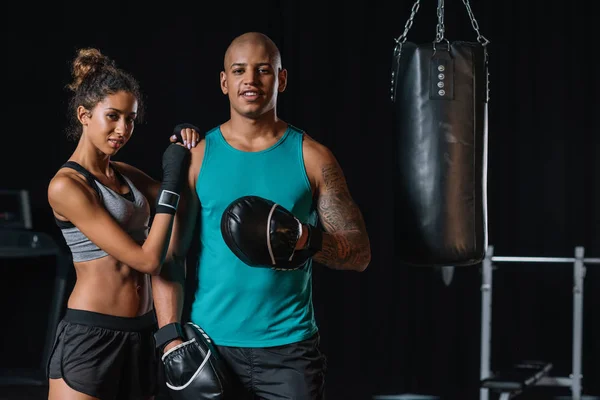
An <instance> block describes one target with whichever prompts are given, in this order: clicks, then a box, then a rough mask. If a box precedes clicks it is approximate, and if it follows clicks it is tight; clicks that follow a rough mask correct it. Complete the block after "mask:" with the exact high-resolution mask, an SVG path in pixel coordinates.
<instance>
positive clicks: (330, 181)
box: [313, 155, 371, 271]
mask: <svg viewBox="0 0 600 400" xmlns="http://www.w3.org/2000/svg"><path fill="white" fill-rule="evenodd" d="M320 166H321V171H320V179H318V201H317V210H318V213H319V218H320V220H321V223H322V225H323V228H324V229H325V233H324V234H323V248H322V250H321V251H319V252H318V253H317V254H315V255H314V257H313V259H314V260H315V261H317V262H318V263H320V264H323V265H325V266H328V267H330V268H334V269H346V270H355V271H364V270H365V269H366V268H367V266H368V265H369V263H370V262H371V245H370V242H369V236H368V234H367V230H366V227H365V222H364V220H363V216H362V213H361V212H360V210H359V208H358V206H357V205H356V203H355V202H354V200H353V199H352V196H351V195H350V191H349V189H348V186H347V183H346V179H345V177H344V174H343V172H342V169H341V167H340V166H339V164H338V163H337V161H336V160H335V159H334V158H333V156H332V155H329V157H327V159H326V160H325V162H323V163H321V165H320Z"/></svg>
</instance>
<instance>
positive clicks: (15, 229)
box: [0, 190, 72, 386]
mask: <svg viewBox="0 0 600 400" xmlns="http://www.w3.org/2000/svg"><path fill="white" fill-rule="evenodd" d="M29 204H30V203H29V192H27V191H25V190H0V259H2V260H3V261H2V266H3V267H2V274H3V276H4V279H6V281H5V283H6V284H7V285H11V284H12V285H13V286H14V285H17V284H18V282H15V281H13V280H11V278H10V276H11V274H12V275H15V276H18V277H22V278H23V279H24V280H26V281H29V282H35V279H34V278H35V277H33V276H31V275H27V274H24V273H23V272H19V271H10V270H9V268H10V266H9V264H10V263H9V262H7V261H6V260H9V259H11V260H13V261H16V260H23V259H29V260H34V259H35V258H38V257H50V258H54V259H55V261H56V274H55V277H54V284H53V289H51V291H50V290H48V292H49V293H51V294H50V296H52V297H51V301H50V307H49V314H45V315H48V319H47V320H46V321H43V320H35V318H34V317H31V316H28V315H24V316H23V318H26V319H27V320H28V321H29V322H30V323H32V324H33V323H35V322H36V321H38V322H40V323H42V325H43V326H42V327H40V331H45V332H46V335H45V339H44V343H43V345H42V355H41V357H40V360H39V364H38V365H37V366H34V367H17V368H15V367H13V366H12V365H11V366H6V367H5V366H2V367H1V368H0V386H12V385H32V386H41V385H45V384H47V378H46V364H47V360H48V357H49V352H50V350H51V348H52V343H53V340H54V334H55V332H56V326H57V325H58V322H59V320H60V318H61V316H62V310H63V306H64V301H65V298H66V297H65V296H66V286H67V283H66V282H67V276H68V272H69V268H70V266H71V265H72V261H71V258H70V256H69V255H68V254H67V253H65V252H64V251H63V250H62V249H61V248H60V247H59V246H58V244H57V243H56V242H55V241H54V240H53V239H52V238H51V237H50V236H49V235H47V234H45V233H43V232H35V231H33V230H31V228H32V224H31V210H30V205H29ZM44 269H47V268H46V267H44ZM26 289H27V288H25V287H24V286H20V287H19V288H18V293H19V294H24V293H26V292H25V291H26ZM32 289H34V290H36V291H37V290H39V288H36V287H34V288H32ZM3 292H4V291H3ZM6 294H7V295H8V293H6ZM23 300H25V301H23ZM9 301H12V302H14V303H19V304H27V299H19V298H15V297H12V298H10V299H9ZM14 303H13V304H14ZM6 305H7V307H10V306H11V303H8V302H6ZM44 305H45V306H48V302H45V303H44V304H41V305H40V306H44ZM32 318H33V321H32ZM5 322H7V321H5ZM8 323H9V327H10V328H9V327H7V329H4V331H3V336H2V342H3V343H4V344H5V345H6V346H13V348H15V347H14V346H15V344H20V345H23V343H26V341H24V340H23V339H24V338H25V336H26V335H27V333H26V332H27V329H26V327H24V326H23V325H22V324H19V325H17V326H12V327H11V326H10V325H11V324H10V322H8ZM34 328H38V327H37V326H35V327H34ZM9 334H11V335H13V337H11V338H7V337H6V335H9ZM15 349H18V350H19V351H20V352H21V353H23V351H24V350H28V349H22V348H20V347H18V346H17V347H16V348H15ZM8 350H10V348H5V349H3V351H2V353H3V354H4V356H5V357H6V361H7V362H10V361H9V358H10V357H8V353H9V351H8ZM21 360H22V357H21V358H20V361H21Z"/></svg>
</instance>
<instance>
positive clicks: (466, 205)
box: [391, 41, 488, 266]
mask: <svg viewBox="0 0 600 400" xmlns="http://www.w3.org/2000/svg"><path fill="white" fill-rule="evenodd" d="M392 64H393V65H392V88H391V97H392V102H393V112H394V119H395V122H394V130H395V131H394V135H395V147H396V148H395V150H396V151H395V161H396V164H395V167H396V171H395V174H396V183H395V185H396V187H395V196H396V200H395V204H396V209H395V213H396V215H395V233H396V239H395V246H396V249H395V254H396V257H397V259H398V261H400V262H401V263H405V264H410V265H417V266H420V265H422V266H468V265H474V264H477V263H479V262H481V261H482V259H483V258H484V257H485V251H486V248H487V200H486V170H487V168H486V167H487V103H488V71H487V53H486V48H485V45H482V44H481V43H479V42H448V41H445V42H439V43H436V42H430V43H425V44H415V43H411V42H403V43H401V44H400V45H397V46H396V48H395V50H394V56H393V63H392Z"/></svg>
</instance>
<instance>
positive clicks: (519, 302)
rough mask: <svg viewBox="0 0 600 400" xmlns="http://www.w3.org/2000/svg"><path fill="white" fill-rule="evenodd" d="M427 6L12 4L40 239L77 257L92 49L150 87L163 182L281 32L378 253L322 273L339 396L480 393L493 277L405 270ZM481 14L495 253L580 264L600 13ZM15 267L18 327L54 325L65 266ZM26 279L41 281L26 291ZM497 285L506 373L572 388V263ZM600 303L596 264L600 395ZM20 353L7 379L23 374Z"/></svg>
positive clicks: (325, 331) (594, 355) (11, 42)
mask: <svg viewBox="0 0 600 400" xmlns="http://www.w3.org/2000/svg"><path fill="white" fill-rule="evenodd" d="M421 3H422V4H421V8H420V10H419V12H418V14H417V16H416V18H415V21H414V25H413V27H412V29H411V30H410V31H409V35H408V40H409V41H415V42H430V41H432V40H433V39H434V38H435V25H436V13H435V11H436V10H435V7H436V5H437V2H436V1H433V0H430V1H422V2H421ZM445 3H446V4H445V6H446V10H445V25H446V38H448V39H449V40H451V41H453V40H470V41H472V40H475V38H476V34H475V32H474V31H473V29H472V26H471V23H470V21H469V19H468V15H467V11H466V8H465V6H464V5H463V3H462V1H460V0H446V2H445ZM412 4H413V3H412V2H410V1H395V2H389V3H387V2H383V1H379V2H378V1H360V0H357V1H356V2H340V3H339V4H338V3H337V2H336V3H334V2H327V1H318V2H311V1H282V2H277V1H262V2H244V3H234V2H230V1H224V2H217V3H214V2H193V3H192V2H180V1H171V2H157V3H156V4H155V5H151V4H150V3H149V2H134V1H127V2H124V1H123V2H88V3H72V4H67V3H58V4H54V3H52V4H40V5H33V4H29V3H26V2H16V3H15V2H12V3H10V4H4V5H3V6H2V8H3V11H4V12H3V16H2V17H1V19H2V22H3V24H2V32H1V39H0V40H1V43H2V63H1V64H2V78H3V79H2V81H3V85H2V89H3V90H2V97H3V105H2V106H1V108H0V109H1V110H2V122H3V126H2V128H3V130H2V139H3V143H2V149H3V151H2V154H3V156H2V157H1V161H0V162H1V164H0V167H1V171H2V173H1V175H0V189H26V190H28V191H29V192H30V194H31V197H32V207H33V223H34V229H35V230H37V231H40V232H44V233H47V234H49V235H51V236H52V237H53V238H55V239H56V240H57V242H59V244H61V245H62V238H61V237H60V233H59V231H58V229H57V227H56V226H55V225H54V224H53V221H52V215H51V212H50V209H49V207H48V204H47V200H46V189H47V184H48V182H49V180H50V179H51V177H52V176H53V175H54V173H55V172H56V170H57V169H58V168H59V167H60V165H61V164H62V163H63V162H64V161H66V160H67V158H68V157H69V155H70V154H71V152H72V150H73V149H74V144H73V143H71V142H68V141H67V140H66V138H65V135H64V133H63V129H64V127H65V123H66V110H67V106H66V101H67V97H66V95H67V92H66V91H65V90H64V86H65V85H66V84H67V83H68V82H69V78H70V76H69V67H70V61H71V60H72V58H73V56H74V55H75V51H76V49H77V48H79V47H88V46H94V47H98V48H99V49H101V50H102V51H103V52H104V53H106V54H107V55H109V56H111V57H113V58H114V59H115V60H116V61H117V63H118V65H119V66H120V67H123V68H125V69H127V70H129V71H130V72H132V73H133V74H134V75H135V76H136V77H137V78H138V79H139V80H140V82H141V85H142V88H143V90H144V92H145V95H146V101H147V106H148V118H147V122H146V123H145V124H142V125H138V126H137V127H136V130H135V133H134V136H133V138H132V140H131V141H130V144H129V145H128V146H126V147H125V148H124V149H123V150H122V151H121V152H120V153H119V154H118V157H117V159H119V160H127V161H128V162H130V163H131V164H133V165H135V166H137V167H139V168H141V169H142V170H145V171H146V172H147V173H149V174H150V175H152V176H155V177H157V178H158V177H160V157H161V154H162V151H163V149H164V147H165V145H166V144H167V142H168V136H169V134H170V132H171V130H172V127H173V126H174V124H176V123H179V122H182V121H187V122H192V123H194V124H196V125H197V126H199V127H200V128H202V129H203V130H207V129H209V128H212V127H213V126H216V125H217V124H219V123H221V122H223V121H225V120H226V119H227V118H228V113H229V109H228V103H227V99H226V97H225V96H223V95H222V93H221V91H220V88H219V71H220V70H221V67H222V58H223V54H224V51H225V49H226V46H227V45H228V43H229V42H230V41H231V39H233V38H234V37H235V36H237V35H238V34H241V33H243V32H246V31H249V30H257V31H262V32H264V33H266V34H268V35H269V36H271V38H272V39H273V40H274V41H275V42H276V43H277V44H278V45H279V47H280V50H281V53H282V57H283V64H284V66H285V67H286V68H287V69H288V74H289V83H288V88H287V90H286V92H285V93H284V94H283V95H282V96H280V103H279V115H280V117H281V118H283V119H284V120H286V121H288V122H290V123H292V124H294V125H296V126H299V127H301V128H303V129H305V130H306V131H307V132H308V133H309V134H311V135H312V136H313V137H314V138H316V139H317V140H319V141H320V142H322V143H324V144H325V145H327V146H328V147H329V148H330V149H332V150H333V152H334V153H335V155H336V156H337V158H338V160H339V162H340V164H341V165H342V167H343V169H344V172H345V174H346V176H347V180H348V184H349V187H350V190H351V192H352V194H353V196H354V198H355V200H356V202H357V203H358V204H359V206H360V208H361V209H362V211H363V213H364V217H365V220H366V223H367V227H368V231H369V234H370V237H371V243H372V253H373V258H372V262H371V265H370V267H369V269H368V270H367V271H365V272H364V273H362V274H358V273H352V272H339V271H333V270H328V269H325V268H316V271H315V277H314V287H315V289H314V290H315V307H316V311H317V318H318V322H319V324H320V327H321V333H322V346H323V350H324V351H325V353H326V354H327V356H328V359H329V371H328V375H327V379H328V384H329V389H328V390H329V395H330V397H329V398H330V399H364V398H369V396H371V395H374V394H393V393H405V392H412V393H427V394H434V395H438V396H441V397H443V398H445V399H471V398H473V399H474V398H477V397H478V394H479V391H478V381H479V349H480V341H479V338H480V312H481V310H480V296H481V294H480V280H481V276H480V268H479V266H473V267H464V268H459V269H457V270H456V271H455V274H454V278H453V281H452V283H451V284H450V285H449V286H446V285H445V284H444V283H443V282H442V278H441V275H440V272H439V270H437V269H434V268H414V267H408V266H405V265H403V264H401V263H400V262H398V261H397V257H396V254H395V252H394V248H395V243H398V241H401V240H405V239H406V238H402V237H398V235H395V227H394V223H393V222H392V221H393V213H394V208H395V200H394V196H393V192H394V186H395V184H396V183H395V181H394V170H393V168H394V160H393V153H392V152H393V145H394V140H395V138H394V132H393V128H392V126H393V124H392V114H391V111H392V108H391V103H390V102H389V100H388V99H389V79H390V76H389V72H390V65H391V55H392V50H393V47H394V38H396V37H398V36H400V34H401V33H402V32H403V30H404V26H405V22H406V20H407V18H408V17H409V15H410V10H411V6H412ZM472 9H473V12H474V14H475V17H476V18H477V21H478V23H479V27H480V30H481V33H482V34H483V35H484V36H485V37H486V38H488V39H489V40H490V42H491V43H490V45H489V52H490V81H491V92H490V97H491V99H490V103H489V160H488V162H489V164H488V212H489V214H488V216H489V243H490V244H491V245H494V247H495V255H506V256H551V257H570V256H572V255H573V253H574V248H575V246H584V247H585V251H586V256H588V257H600V183H599V182H598V181H599V180H600V161H598V159H597V158H596V157H595V156H596V154H597V153H598V152H599V151H600V138H599V135H598V133H599V131H598V127H597V123H596V122H597V116H598V112H599V107H598V105H599V102H598V92H599V91H600V79H599V78H598V76H599V69H598V65H600V64H598V63H597V61H596V60H595V59H594V56H595V54H596V53H597V49H596V47H597V46H596V45H597V38H596V35H597V32H596V29H594V26H595V25H596V24H597V21H598V18H599V17H600V7H599V5H598V2H597V1H587V2H583V1H571V2H557V3H555V5H551V4H550V2H545V1H520V0H504V1H499V0H497V1H491V0H479V1H473V2H472ZM52 15H54V16H52ZM2 263H3V265H5V266H6V267H7V268H9V269H12V271H13V272H11V273H7V274H8V275H5V276H6V279H4V284H3V285H4V286H3V287H5V288H6V287H12V289H13V290H12V291H7V290H3V293H4V294H5V295H4V296H5V297H4V299H3V301H4V303H5V305H6V307H5V310H6V311H5V312H7V313H8V315H9V316H10V315H25V316H32V317H33V318H38V317H39V314H40V311H39V310H40V309H43V307H42V306H45V305H47V304H48V302H49V301H50V300H49V297H50V296H51V295H52V290H51V280H52V273H51V272H49V271H53V268H54V266H53V260H52V258H50V259H40V260H34V261H30V262H25V261H24V262H23V263H19V262H18V261H15V260H12V261H10V262H7V261H6V260H2ZM14 271H17V272H14ZM15 276H20V277H22V279H21V281H20V283H19V284H18V285H14V284H13V282H14V281H13V279H16V278H15ZM23 277H25V278H23ZM494 279H495V281H494V300H493V307H494V308H493V313H494V314H493V324H492V335H493V348H492V367H493V369H498V368H502V367H505V366H508V365H510V364H512V363H513V362H517V361H520V360H522V359H542V360H546V361H549V362H552V363H553V364H554V366H555V367H554V371H553V374H555V375H558V376H568V375H569V374H570V372H571V318H572V300H571V299H572V268H571V265H569V264H563V265H551V264H524V263H516V264H501V265H499V266H498V269H496V270H495V271H494ZM26 286H27V288H25V287H26ZM21 288H22V290H21ZM598 289H600V267H599V266H595V265H589V266H588V270H587V275H586V279H585V292H584V293H585V300H584V302H585V309H584V338H583V339H584V345H583V375H584V392H585V393H588V394H589V393H591V394H596V395H598V394H600V345H599V341H598V335H600V329H599V328H598V325H597V320H598V315H599V311H598V310H597V308H598V305H599V297H600V293H599V290H598ZM36 295H37V296H36ZM34 320H35V319H34ZM30 323H31V322H30ZM40 326H43V324H42V323H40ZM18 331H19V330H18V329H17V330H14V329H12V330H5V333H4V335H8V334H9V333H8V332H15V333H14V335H15V338H16V339H14V340H16V341H12V339H11V340H7V339H6V337H5V338H4V339H3V341H4V343H5V345H6V348H14V345H18V341H19V339H23V336H19V334H18ZM44 334H45V332H44V329H43V328H40V329H37V330H36V329H34V330H31V331H28V332H27V335H26V336H27V337H28V338H29V339H28V341H29V342H30V344H29V346H28V348H29V349H30V353H31V349H35V348H36V347H35V346H36V343H40V341H42V340H43V336H44ZM36 338H39V340H37V341H36ZM2 354H3V355H1V356H0V358H2V364H3V365H7V364H10V363H12V362H14V361H13V360H11V359H9V358H8V356H7V354H8V353H7V352H5V351H3V353H2ZM21 354H23V353H21ZM36 357H39V355H38V353H36V352H34V353H33V354H31V355H30V356H29V358H27V357H25V356H23V355H21V357H20V359H19V362H20V363H22V364H25V363H27V362H29V361H30V362H31V364H32V365H33V364H35V363H37V362H38V360H37V359H36ZM0 391H1V389H0ZM553 393H568V391H567V392H565V391H564V390H557V391H555V392H553Z"/></svg>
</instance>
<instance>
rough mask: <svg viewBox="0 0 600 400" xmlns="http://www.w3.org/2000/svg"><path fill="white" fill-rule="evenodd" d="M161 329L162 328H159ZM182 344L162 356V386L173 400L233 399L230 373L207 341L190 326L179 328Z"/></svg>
mask: <svg viewBox="0 0 600 400" xmlns="http://www.w3.org/2000/svg"><path fill="white" fill-rule="evenodd" d="M161 329H162V328H161ZM182 330H183V338H182V339H183V343H182V344H180V345H178V346H175V347H173V348H172V349H169V350H168V351H167V352H165V353H164V354H163V356H162V362H163V365H164V372H165V373H164V376H165V384H166V386H167V388H168V389H169V398H170V399H173V400H202V399H211V400H224V399H233V397H230V396H231V395H232V393H231V390H232V382H233V381H232V378H231V376H232V375H231V371H230V370H229V369H228V367H227V365H226V364H225V362H224V360H223V359H222V358H221V357H220V355H219V353H218V352H217V348H216V347H215V345H214V344H213V342H212V340H211V339H210V337H209V336H208V335H207V334H206V332H204V331H203V330H202V328H200V327H199V326H198V325H195V324H193V323H191V322H188V323H186V324H184V325H183V326H182Z"/></svg>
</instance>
